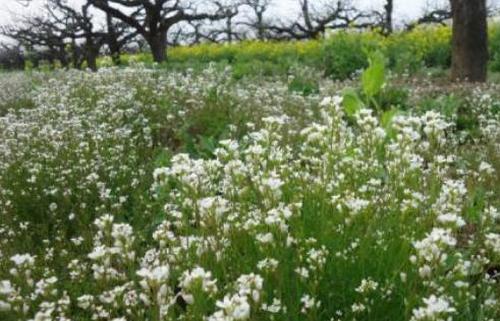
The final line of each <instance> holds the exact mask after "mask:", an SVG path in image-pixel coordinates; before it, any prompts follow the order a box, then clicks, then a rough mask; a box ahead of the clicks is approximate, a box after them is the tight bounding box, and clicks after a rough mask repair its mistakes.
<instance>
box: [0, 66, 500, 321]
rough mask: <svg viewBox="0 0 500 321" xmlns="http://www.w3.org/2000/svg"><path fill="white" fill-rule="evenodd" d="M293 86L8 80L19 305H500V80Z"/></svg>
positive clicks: (189, 77)
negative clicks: (397, 92) (399, 101)
mask: <svg viewBox="0 0 500 321" xmlns="http://www.w3.org/2000/svg"><path fill="white" fill-rule="evenodd" d="M302 73H303V74H304V73H305V74H307V73H308V71H307V70H306V71H302ZM291 81H293V80H290V79H288V80H286V79H284V80H283V79H281V80H280V79H264V80H263V79H241V80H237V81H236V80H234V79H233V78H231V75H230V73H229V72H228V71H227V70H215V69H213V68H212V69H211V68H209V69H207V70H204V71H201V72H195V71H190V70H188V71H183V72H167V71H165V70H155V69H146V68H141V67H130V68H125V69H103V70H101V71H99V72H98V73H89V72H82V71H57V72H53V73H37V72H32V73H18V74H17V73H16V74H12V73H10V74H3V75H0V88H1V89H0V320H2V321H17V320H34V321H49V320H51V321H52V320H57V321H70V320H71V321H83V320H103V321H125V320H127V321H160V320H161V321H164V320H186V321H198V320H207V321H233V320H234V321H236V320H253V321H265V320H273V321H293V320H311V321H313V320H315V321H316V320H317V321H353V320H359V321H361V320H366V321H379V320H388V321H389V320H390V321H397V320H401V321H403V320H405V321H448V320H455V321H476V320H477V321H494V320H499V319H500V91H499V86H498V85H495V84H490V85H485V86H477V87H475V88H465V87H464V88H462V87H460V86H458V85H457V86H450V87H449V88H438V89H433V84H430V83H427V82H426V81H424V82H419V83H412V84H411V85H410V86H409V97H408V102H409V103H410V104H413V103H414V104H415V106H417V105H418V106H423V105H425V106H428V107H429V106H430V108H416V107H415V108H406V109H390V110H388V111H386V112H383V113H382V109H383V106H382V103H380V101H382V99H379V103H375V106H376V107H377V108H369V107H368V105H369V104H368V103H367V104H362V103H361V102H358V99H359V98H357V97H355V96H354V95H353V94H352V92H350V93H351V94H348V95H345V91H343V87H344V86H346V84H339V83H333V82H330V81H327V80H319V81H318V91H317V93H313V94H311V95H303V94H301V93H297V92H296V91H294V90H290V82H291ZM349 85H350V86H353V84H349ZM365 85H366V84H365ZM354 86H355V85H354ZM342 93H344V94H342ZM343 95H344V97H345V99H342V98H341V97H342V96H343ZM429 97H433V100H432V101H430V100H429V99H430V98H429ZM450 97H451V98H450ZM453 97H455V98H456V97H460V99H461V100H460V101H461V102H462V103H463V104H465V105H466V106H467V108H466V110H465V112H464V111H463V110H462V111H461V113H460V114H459V113H458V112H456V110H455V109H453V110H452V112H449V108H450V106H451V105H452V102H453V99H455V98H453ZM348 100H349V101H348ZM424 100H426V101H427V103H426V104H423V103H422V101H424ZM353 101H354V102H355V103H354V104H353ZM365 105H366V107H363V106H365ZM353 106H357V107H356V108H354V109H353ZM434 107H435V108H434ZM438 107H439V108H438ZM461 108H462V107H461ZM386 109H387V108H386ZM463 115H466V117H465V116H463ZM464 117H465V118H464ZM464 119H465V120H464Z"/></svg>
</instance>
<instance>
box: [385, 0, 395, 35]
mask: <svg viewBox="0 0 500 321" xmlns="http://www.w3.org/2000/svg"><path fill="white" fill-rule="evenodd" d="M384 9H385V21H384V33H385V34H386V35H390V34H391V33H392V29H393V28H392V14H393V12H394V1H393V0H387V1H386V3H385V6H384Z"/></svg>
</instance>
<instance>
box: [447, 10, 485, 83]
mask: <svg viewBox="0 0 500 321" xmlns="http://www.w3.org/2000/svg"><path fill="white" fill-rule="evenodd" d="M451 10H452V17H453V36H452V66H451V77H452V79H453V80H458V81H471V82H484V81H486V76H487V65H488V22H487V9H486V0H451Z"/></svg>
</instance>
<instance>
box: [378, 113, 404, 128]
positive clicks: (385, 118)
mask: <svg viewBox="0 0 500 321" xmlns="http://www.w3.org/2000/svg"><path fill="white" fill-rule="evenodd" d="M398 113H399V110H398V109H390V110H387V111H385V112H384V113H383V114H382V117H380V124H381V125H382V127H383V128H384V129H386V130H387V129H389V128H390V126H391V124H392V120H393V119H394V116H396V115H397V114H398Z"/></svg>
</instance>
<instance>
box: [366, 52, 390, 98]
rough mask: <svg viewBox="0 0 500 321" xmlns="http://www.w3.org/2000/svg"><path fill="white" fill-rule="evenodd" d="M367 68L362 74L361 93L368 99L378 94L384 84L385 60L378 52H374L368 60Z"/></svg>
mask: <svg viewBox="0 0 500 321" xmlns="http://www.w3.org/2000/svg"><path fill="white" fill-rule="evenodd" d="M368 62H369V67H368V68H367V69H366V70H365V71H364V72H363V76H362V84H363V91H364V93H365V94H366V95H367V96H368V97H373V96H375V95H376V94H378V93H379V92H380V90H381V89H382V87H383V86H384V84H385V58H384V55H383V54H382V53H381V52H380V51H375V52H374V53H372V54H371V55H370V56H369V58H368Z"/></svg>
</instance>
